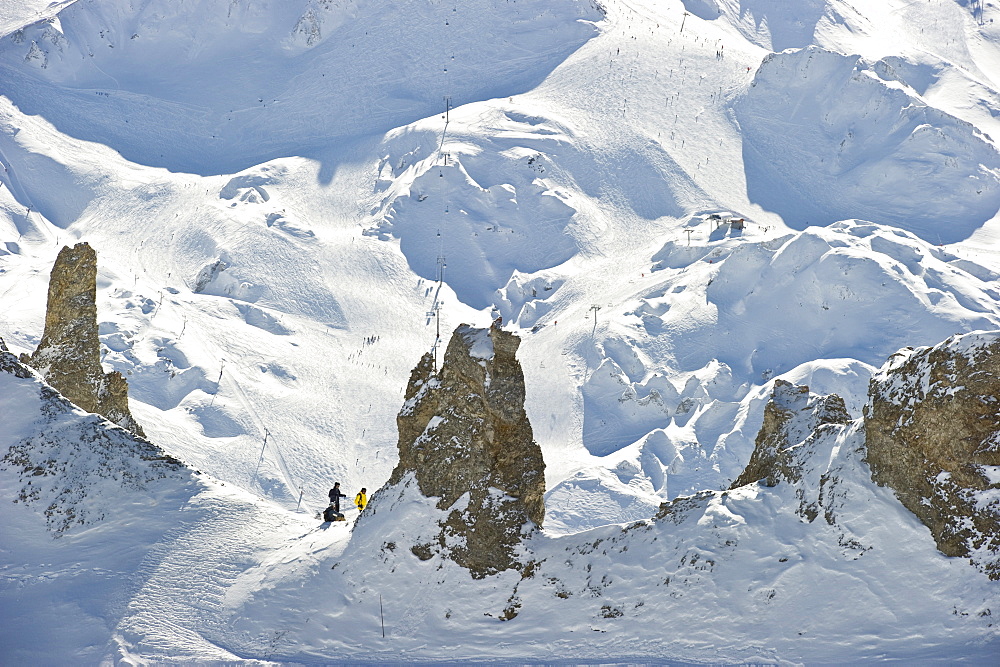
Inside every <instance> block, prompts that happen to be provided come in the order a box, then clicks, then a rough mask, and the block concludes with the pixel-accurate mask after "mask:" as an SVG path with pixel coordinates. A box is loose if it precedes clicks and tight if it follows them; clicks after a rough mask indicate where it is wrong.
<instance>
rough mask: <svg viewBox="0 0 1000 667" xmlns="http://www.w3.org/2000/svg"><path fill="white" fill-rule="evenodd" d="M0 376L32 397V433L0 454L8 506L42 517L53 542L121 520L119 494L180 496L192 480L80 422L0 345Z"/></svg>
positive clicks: (97, 422)
mask: <svg viewBox="0 0 1000 667" xmlns="http://www.w3.org/2000/svg"><path fill="white" fill-rule="evenodd" d="M0 373H10V374H11V375H13V376H14V377H16V378H19V379H21V380H23V382H22V383H20V384H21V387H23V388H24V389H25V390H26V391H27V392H32V391H34V392H36V395H37V402H36V403H34V404H30V405H28V404H26V405H25V406H24V407H25V408H26V409H30V410H37V415H36V416H35V417H34V419H33V424H34V427H35V430H34V432H32V433H30V434H29V435H28V436H27V437H25V438H24V439H22V440H20V441H19V442H15V443H14V444H12V445H11V446H10V448H9V449H8V450H7V451H6V452H0V455H2V456H0V469H10V470H14V471H15V473H16V475H17V479H18V480H19V482H20V488H17V487H15V486H11V487H10V490H11V492H12V495H13V497H12V498H11V500H12V501H13V502H15V503H24V504H26V505H37V506H41V507H43V508H44V509H43V510H42V512H43V514H44V515H45V522H46V525H47V526H48V529H49V530H50V531H52V532H53V533H55V534H56V535H60V534H62V533H65V532H67V531H70V530H72V529H73V528H74V527H77V526H80V525H87V524H93V523H98V522H100V521H102V520H104V519H105V518H106V517H112V516H116V515H120V514H121V513H122V512H123V511H125V508H123V505H122V496H121V494H120V492H121V490H122V489H125V490H128V491H136V492H146V493H149V494H152V495H153V496H154V497H156V496H157V495H158V494H161V493H164V492H167V493H169V492H170V491H171V490H183V488H184V486H186V485H187V484H188V483H190V481H191V480H192V475H191V472H190V471H189V470H188V469H187V468H185V467H184V465H183V464H182V463H181V462H180V461H178V460H177V459H175V458H173V457H172V456H169V455H168V454H166V453H165V452H163V451H162V450H161V449H160V448H159V447H157V446H156V445H153V444H151V443H150V442H148V441H147V440H145V439H144V438H140V437H137V436H136V435H133V434H132V433H128V432H126V431H123V430H122V429H118V428H114V427H112V426H109V425H108V423H107V422H106V421H105V420H104V419H101V418H100V417H97V416H95V415H93V414H91V415H81V414H80V413H79V411H77V410H76V409H75V408H74V406H73V405H72V404H71V403H70V402H69V401H68V400H66V398H65V397H64V396H63V395H61V394H59V393H57V392H56V391H54V390H53V389H52V387H51V386H49V385H46V384H44V383H42V382H41V381H39V380H38V379H37V377H36V376H35V374H33V373H32V372H31V371H30V370H29V369H28V368H27V367H26V366H24V365H23V364H22V363H21V362H19V361H18V360H17V359H16V358H15V357H14V355H13V354H11V353H10V352H9V351H8V350H7V346H6V345H5V344H4V342H3V340H2V339H0Z"/></svg>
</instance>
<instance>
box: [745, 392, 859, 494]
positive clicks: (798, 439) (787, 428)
mask: <svg viewBox="0 0 1000 667" xmlns="http://www.w3.org/2000/svg"><path fill="white" fill-rule="evenodd" d="M850 421H851V415H850V414H848V412H847V407H846V406H845V405H844V399H842V398H841V397H840V396H837V395H836V394H829V395H827V396H819V395H816V394H812V393H810V392H809V387H806V386H800V385H793V384H791V383H790V382H786V381H784V380H775V382H774V391H773V393H772V395H771V400H770V401H768V403H767V405H766V406H765V407H764V423H763V424H762V425H761V427H760V431H759V432H758V433H757V439H756V441H755V446H754V451H753V453H752V454H751V455H750V462H749V463H747V467H746V468H745V469H744V470H743V472H742V473H740V476H739V477H737V478H736V481H734V482H733V484H732V486H731V487H730V488H731V489H735V488H737V487H739V486H743V485H745V484H751V483H753V482H757V481H760V482H761V483H763V484H764V486H777V485H778V483H779V482H782V481H785V482H797V481H799V480H800V479H801V478H802V469H803V464H804V458H805V457H806V456H807V455H808V454H809V453H811V452H812V448H811V447H810V443H811V442H812V441H814V440H816V439H817V438H820V437H823V436H824V435H825V433H826V431H828V430H829V428H824V427H826V426H827V425H844V424H847V423H848V422H850Z"/></svg>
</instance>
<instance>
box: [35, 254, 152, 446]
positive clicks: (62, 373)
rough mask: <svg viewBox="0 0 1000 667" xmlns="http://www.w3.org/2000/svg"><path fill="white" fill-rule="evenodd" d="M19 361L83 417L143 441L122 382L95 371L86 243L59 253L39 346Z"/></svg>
mask: <svg viewBox="0 0 1000 667" xmlns="http://www.w3.org/2000/svg"><path fill="white" fill-rule="evenodd" d="M21 361H22V362H23V363H25V364H27V365H29V366H31V367H32V368H35V369H36V370H38V371H39V372H40V373H41V374H42V377H44V378H45V381H46V382H48V383H49V384H50V385H52V386H53V387H54V388H55V389H57V390H58V391H59V392H60V393H61V394H62V395H63V396H65V397H66V398H68V399H69V400H70V401H72V402H73V403H75V404H76V405H77V406H79V407H80V408H82V409H84V410H86V411H87V412H94V413H97V414H99V415H103V416H104V417H106V418H107V419H108V420H110V421H112V422H114V423H115V424H118V425H119V426H122V427H124V428H126V429H128V430H129V431H131V432H132V433H135V434H136V435H139V436H143V437H144V436H145V434H144V433H143V431H142V427H140V426H139V424H138V423H137V422H136V421H135V419H134V418H133V417H132V413H131V412H130V411H129V409H128V382H127V381H126V380H125V378H124V377H123V376H122V375H121V373H119V372H117V371H112V372H111V373H105V372H104V369H103V368H102V367H101V342H100V339H99V338H98V330H97V253H95V252H94V249H93V248H91V247H90V245H89V244H87V243H78V244H77V245H75V246H73V247H72V248H70V247H64V248H63V249H62V250H60V251H59V256H58V257H57V258H56V261H55V264H54V265H53V266H52V274H51V277H50V278H49V295H48V302H47V304H46V310H45V329H44V331H43V333H42V340H41V341H40V342H39V343H38V348H37V349H36V350H35V351H34V353H33V354H31V355H30V356H29V355H26V354H22V355H21Z"/></svg>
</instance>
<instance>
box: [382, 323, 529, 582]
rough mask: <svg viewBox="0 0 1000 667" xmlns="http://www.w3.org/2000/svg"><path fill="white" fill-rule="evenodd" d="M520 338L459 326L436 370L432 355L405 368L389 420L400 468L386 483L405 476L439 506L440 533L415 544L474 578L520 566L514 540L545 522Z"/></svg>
mask: <svg viewBox="0 0 1000 667" xmlns="http://www.w3.org/2000/svg"><path fill="white" fill-rule="evenodd" d="M519 344H520V339H519V338H518V337H517V336H515V335H514V334H512V333H509V332H505V331H502V330H500V329H499V328H497V327H491V328H490V329H476V328H473V327H470V326H468V325H462V326H460V327H458V328H457V329H456V330H455V332H454V334H453V335H452V338H451V341H450V342H449V344H448V349H447V351H446V352H445V355H444V360H443V363H442V365H441V369H440V370H438V371H435V368H434V358H433V357H432V356H431V355H430V354H426V355H424V357H423V359H421V360H420V363H419V364H418V365H417V367H416V368H415V369H414V370H413V372H412V374H411V376H410V381H409V384H408V386H407V389H406V394H405V403H404V405H403V408H402V410H401V411H400V413H399V416H398V417H397V419H396V422H397V425H398V428H399V464H398V465H397V466H396V469H395V470H394V471H393V473H392V476H391V478H390V480H389V485H394V484H399V483H400V482H402V481H403V480H404V478H406V477H408V476H409V475H411V474H412V476H413V477H414V478H415V480H416V482H417V484H418V485H419V489H420V492H421V493H422V494H423V495H425V496H427V497H434V498H438V499H439V500H438V501H437V507H438V508H439V509H442V510H446V511H447V512H448V513H447V515H446V518H445V519H444V520H443V521H441V522H440V529H441V530H440V534H439V535H438V536H437V537H436V538H435V539H434V540H432V541H430V542H426V543H422V544H418V545H416V546H414V547H413V549H412V550H413V552H414V553H415V554H416V555H417V556H419V557H420V558H423V559H428V558H431V557H433V556H434V555H435V554H438V553H440V554H445V555H447V556H448V557H450V558H452V559H453V560H455V561H456V562H457V563H459V564H460V565H462V566H464V567H467V568H468V569H469V570H470V571H471V573H472V575H473V576H474V577H476V578H481V577H484V576H487V575H490V574H495V573H497V572H500V571H503V570H507V569H511V568H516V567H518V561H517V551H518V546H519V544H520V543H521V540H522V536H523V535H524V534H525V533H527V532H530V530H531V529H532V528H533V527H535V526H540V525H541V523H542V520H543V518H544V516H545V508H544V501H543V494H544V492H545V464H544V462H543V460H542V452H541V449H540V448H539V447H538V444H537V443H535V441H534V438H533V434H532V430H531V424H530V423H529V422H528V418H527V415H526V414H525V411H524V397H525V389H524V375H523V373H522V371H521V365H520V363H518V361H517V359H516V358H515V353H516V352H517V348H518V345H519Z"/></svg>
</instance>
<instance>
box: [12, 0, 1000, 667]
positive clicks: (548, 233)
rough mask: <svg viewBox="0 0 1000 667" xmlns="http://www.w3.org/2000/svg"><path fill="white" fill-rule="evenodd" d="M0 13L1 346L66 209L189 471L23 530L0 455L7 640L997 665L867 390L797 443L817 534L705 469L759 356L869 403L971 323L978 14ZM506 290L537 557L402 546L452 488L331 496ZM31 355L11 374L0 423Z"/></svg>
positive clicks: (986, 151)
mask: <svg viewBox="0 0 1000 667" xmlns="http://www.w3.org/2000/svg"><path fill="white" fill-rule="evenodd" d="M994 19H996V20H997V21H996V22H994ZM0 35H3V36H2V37H0V166H2V171H0V306H2V309H0V313H2V315H0V337H2V338H3V339H4V341H5V342H6V343H7V345H8V346H9V347H10V348H11V350H12V351H14V352H15V353H20V352H30V351H31V350H33V349H34V347H35V345H37V343H38V340H39V338H40V336H41V332H42V326H43V322H44V316H45V312H44V309H45V294H46V290H47V279H48V274H49V270H50V268H51V265H52V261H53V260H54V258H55V256H56V254H57V252H58V251H59V249H60V248H61V247H62V246H64V245H72V244H74V243H77V242H80V241H87V242H89V243H90V244H91V245H92V246H93V247H94V248H95V249H96V250H97V253H98V262H99V276H98V318H99V324H100V334H101V341H102V343H103V346H104V348H103V349H102V355H103V362H104V365H105V367H106V369H108V370H110V369H114V370H118V371H121V372H122V373H123V374H124V375H125V376H126V377H127V378H128V381H129V385H130V398H131V406H132V410H133V413H134V414H135V416H136V418H137V420H138V421H139V422H140V423H141V424H142V425H143V428H144V429H145V431H146V433H147V435H148V436H149V438H150V440H151V441H152V442H154V443H156V444H157V445H158V446H160V447H162V448H163V449H164V450H165V451H166V452H168V453H169V454H170V455H172V456H175V457H177V458H179V459H181V460H182V461H184V462H185V463H186V464H187V465H188V466H190V468H191V469H193V470H195V471H199V473H200V474H197V475H195V474H193V473H192V475H191V476H190V478H185V479H184V480H180V481H176V482H174V483H173V486H171V485H170V484H168V483H165V484H166V486H163V487H162V488H160V487H157V488H159V489H160V490H159V491H157V490H155V489H154V490H148V489H147V490H145V491H136V490H134V489H132V490H129V489H118V488H116V487H114V486H113V485H112V486H102V487H101V492H100V494H98V495H97V496H89V497H88V498H87V499H85V500H81V503H82V505H81V507H86V508H88V511H89V512H91V514H92V515H93V516H97V515H98V514H101V513H103V515H104V519H103V521H101V522H96V523H91V524H87V525H86V526H79V527H74V528H71V529H70V530H68V531H66V532H65V533H64V534H62V535H61V536H60V537H58V538H54V537H53V534H52V533H51V532H49V531H48V530H47V528H46V526H47V523H46V516H45V514H44V510H45V506H44V505H41V504H31V503H29V504H25V503H21V502H19V503H14V502H11V501H12V500H13V499H14V498H15V497H16V496H17V489H18V488H19V482H18V481H17V479H16V475H15V472H14V471H13V470H12V469H10V468H8V469H6V470H2V469H0V488H2V489H3V495H2V497H0V517H2V522H3V523H2V526H3V528H2V530H0V627H2V628H3V630H2V632H3V635H2V636H0V662H2V663H4V664H93V663H99V662H102V661H109V662H112V663H115V662H117V663H120V664H146V663H164V662H182V663H192V662H193V663H198V662H201V663H206V662H216V663H218V662H227V661H228V662H240V663H246V664H266V663H270V662H277V663H296V664H329V663H336V662H341V661H346V662H358V661H373V660H381V661H396V662H405V661H438V662H440V661H469V660H489V659H493V660H509V661H515V662H516V661H531V660H540V661H554V660H569V661H573V662H587V661H597V662H613V661H622V662H723V663H728V662H765V663H797V662H811V663H816V662H831V663H843V662H858V661H869V660H879V659H896V660H926V661H942V662H943V661H966V662H972V663H980V664H985V663H989V662H993V661H995V656H996V654H997V653H998V652H1000V641H998V631H997V627H996V625H995V623H994V622H993V620H992V619H993V618H994V617H995V616H996V614H998V613H1000V589H998V587H997V583H996V582H990V581H988V580H987V579H985V578H984V576H983V575H982V574H980V573H979V572H977V571H976V570H975V569H974V568H972V567H970V566H969V565H968V563H966V562H964V561H961V560H958V559H947V558H945V557H944V556H942V555H940V554H939V553H938V552H937V551H936V549H935V547H934V542H933V540H932V539H931V537H930V534H929V532H928V531H927V530H926V529H925V528H923V527H922V526H921V525H920V524H919V522H918V521H917V520H916V519H915V518H914V517H913V516H912V515H910V514H909V513H908V512H906V510H904V509H903V508H902V506H901V505H899V503H898V502H897V501H896V500H895V498H894V497H893V495H892V493H891V492H890V491H889V490H888V489H885V488H879V487H876V486H874V485H873V484H872V482H871V480H870V477H869V476H868V474H867V469H866V467H865V465H864V462H863V460H862V459H861V455H860V454H859V453H858V448H859V447H861V444H862V440H863V435H862V434H861V432H860V431H859V429H858V425H857V424H854V425H852V426H849V427H846V428H844V429H840V430H838V432H837V433H836V434H835V435H831V436H830V437H829V438H828V439H827V440H824V441H823V442H824V443H825V444H824V445H823V447H826V449H822V447H820V450H821V451H819V450H818V455H819V456H820V458H822V459H823V460H822V461H821V462H817V464H816V465H817V470H821V471H825V470H827V469H828V468H829V469H836V470H837V471H839V472H838V474H839V475H840V476H841V478H842V479H843V480H845V481H844V482H843V483H842V485H841V487H839V488H840V489H841V491H842V492H843V497H842V498H841V500H840V502H841V508H840V515H839V519H838V521H837V522H836V523H835V524H828V523H826V522H825V521H824V520H823V519H822V518H820V519H818V520H817V521H816V522H813V523H807V522H805V521H803V520H802V518H801V517H800V516H798V515H797V514H796V513H795V509H794V508H795V506H797V503H798V500H797V499H796V498H795V497H794V494H793V492H792V490H790V488H785V487H781V486H779V487H775V488H774V489H766V488H762V487H758V486H757V485H751V486H749V487H743V488H742V489H738V490H735V491H732V492H729V493H728V494H723V493H722V489H725V488H727V487H728V486H729V484H730V483H731V482H732V480H733V479H735V478H736V477H737V476H738V475H739V473H740V472H741V471H742V470H743V467H744V466H745V465H746V462H747V460H748V459H749V456H750V453H751V451H752V450H753V445H754V439H755V437H756V435H757V432H758V430H759V428H760V425H761V422H762V413H763V408H764V405H765V404H766V401H767V399H768V398H769V396H770V392H771V386H772V384H773V381H774V379H776V378H782V379H785V380H788V381H790V382H794V383H799V384H807V385H809V386H810V388H811V389H812V391H813V392H815V393H817V394H827V393H837V394H839V395H840V396H842V397H843V398H844V400H845V403H846V405H847V408H848V410H849V412H850V413H851V415H852V416H853V417H855V418H858V417H860V415H861V408H862V406H863V405H864V403H865V397H866V391H867V385H868V380H869V379H870V377H871V376H872V374H873V373H875V372H876V371H877V369H878V368H879V367H881V366H882V365H883V363H885V362H886V360H887V358H888V357H889V355H891V354H893V353H894V352H896V351H897V350H899V349H901V348H904V347H907V346H911V347H919V346H925V345H933V344H936V343H938V342H940V341H942V340H944V339H945V338H947V337H949V336H952V335H955V334H963V333H967V332H972V331H977V330H993V329H998V328H1000V215H998V211H997V209H998V207H1000V152H998V148H997V140H998V138H1000V112H998V109H1000V92H998V91H1000V11H998V10H997V8H996V7H995V6H994V5H993V4H990V3H982V4H981V3H977V2H965V1H963V0H930V1H926V0H887V1H885V0H864V1H860V2H858V1H855V2H846V1H845V0H803V1H802V2H794V3H789V2H775V1H774V0H740V2H736V0H683V1H681V0H657V1H653V0H614V1H612V0H601V2H596V1H591V0H517V1H516V2H514V1H513V0H511V1H510V2H507V1H506V0H466V2H463V3H444V2H440V1H439V0H398V1H397V2H391V3H389V2H380V1H378V0H287V1H284V2H264V1H260V0H240V1H233V2H228V1H224V0H149V1H147V2H143V3H135V2H129V1H128V0H101V1H100V2H84V1H82V0H81V1H77V2H54V3H47V2H10V1H9V0H6V1H0ZM713 214H714V215H715V216H716V217H712V216H713ZM730 219H743V220H744V221H745V225H744V228H743V229H739V228H738V226H734V225H731V224H730V223H729V220H730ZM494 312H495V313H498V314H499V315H500V316H501V317H502V318H503V320H502V321H503V323H504V327H505V328H508V329H509V330H513V331H516V332H517V333H518V335H520V336H521V337H522V339H523V340H522V343H521V345H520V348H519V350H518V356H519V359H520V361H521V364H522V367H523V370H524V374H525V379H526V387H527V400H526V405H525V407H526V410H527V412H528V416H529V418H530V420H531V423H532V426H533V429H534V435H535V439H536V441H537V442H538V443H539V445H540V446H541V448H542V452H543V454H544V457H545V462H546V485H547V489H548V491H547V494H546V521H545V525H544V526H543V531H542V532H540V533H538V534H535V535H534V536H533V537H532V538H531V541H530V549H531V550H532V553H533V554H534V556H533V557H534V558H536V559H537V560H539V561H543V562H542V564H541V565H540V566H539V569H538V571H537V573H536V574H535V575H534V577H533V578H531V579H525V580H524V581H523V582H522V581H521V580H520V575H519V574H517V573H516V572H508V573H505V574H502V575H498V576H496V577H490V578H487V579H485V580H473V579H471V578H470V577H469V575H468V573H467V572H465V571H463V570H461V569H460V568H458V567H457V566H455V565H454V564H453V563H450V562H449V561H446V560H432V561H427V562H423V561H419V560H417V559H416V557H415V556H413V554H411V553H410V552H409V545H412V544H413V543H414V540H415V539H417V537H419V536H421V535H431V534H432V533H433V532H434V527H435V525H436V521H437V520H438V519H439V518H440V515H439V510H437V509H436V508H435V500H434V499H425V498H422V497H420V496H419V494H416V493H414V491H413V488H414V487H413V486H410V487H406V486H405V484H401V485H397V486H396V487H392V488H390V489H387V490H386V491H385V492H384V493H383V494H380V497H379V498H377V499H374V500H373V502H372V506H371V509H370V510H366V512H365V514H364V515H363V517H362V519H361V520H360V521H359V522H358V523H357V525H356V526H354V524H353V523H352V522H353V520H354V519H355V518H356V516H357V514H356V512H351V511H349V512H348V518H349V519H350V520H351V521H349V522H347V523H333V524H330V525H329V526H325V527H318V523H319V522H318V521H317V519H316V516H315V514H316V512H317V511H318V510H320V509H322V508H323V507H324V506H325V505H326V492H327V489H329V488H330V486H332V484H333V482H334V481H340V482H341V485H342V487H343V488H344V489H345V492H346V493H348V494H349V495H350V496H351V497H353V493H354V492H355V490H356V489H359V488H360V487H362V486H364V487H367V488H368V489H369V491H370V492H374V491H375V489H378V488H379V487H381V486H382V485H383V484H384V483H385V482H386V480H387V479H388V477H389V474H390V472H391V471H392V469H393V467H394V465H395V463H396V428H395V416H396V414H397V413H398V412H399V410H400V409H401V408H403V391H404V389H405V386H406V382H407V379H408V377H409V373H410V370H411V369H412V368H413V367H414V366H415V365H416V363H417V362H418V360H419V359H420V357H421V355H422V354H424V353H425V352H427V351H429V350H431V349H432V346H434V345H435V344H436V343H437V344H438V345H446V344H447V340H448V336H449V335H450V333H451V331H453V330H454V329H455V328H456V327H458V326H459V325H460V324H463V323H466V324H470V325H472V326H475V327H487V326H488V325H489V324H490V323H491V321H492V320H493V318H494V315H493V313H494ZM439 330H440V332H441V336H442V339H441V340H440V341H437V332H438V331H439ZM477 340H479V344H477V346H476V348H475V354H476V355H477V356H480V357H483V358H488V357H489V356H490V354H491V349H488V346H487V345H486V344H485V343H483V340H485V342H486V343H488V342H489V339H488V338H485V337H482V336H481V337H480V339H477ZM440 350H443V348H440ZM39 386H40V383H39V381H38V380H37V379H32V380H16V379H13V378H10V377H8V378H6V379H5V378H4V377H3V376H0V411H2V412H0V414H2V415H4V417H3V422H4V423H3V426H2V427H0V455H3V454H4V453H5V452H7V450H8V448H10V447H11V446H15V445H17V444H18V443H20V442H22V440H24V439H25V438H30V437H32V436H33V435H35V434H37V433H39V432H40V431H41V430H42V429H43V427H42V426H41V425H40V424H41V423H42V421H44V420H43V418H42V417H41V416H40V414H41V413H40V410H41V408H40V407H39V398H38V396H39V389H38V387H39ZM64 418H65V419H66V420H69V421H72V420H80V419H88V417H86V416H83V415H81V414H76V413H72V415H69V416H65V417H64ZM89 419H93V418H92V417H91V418H89ZM67 423H69V422H67ZM74 423H75V422H74ZM75 428H77V427H76V426H72V425H68V426H66V428H65V430H63V431H60V432H61V433H63V435H61V436H58V437H56V439H57V440H59V438H62V439H63V441H64V442H63V441H61V442H62V444H61V445H60V446H65V447H70V446H71V445H73V443H74V442H75V441H74V438H75V437H76V436H74V435H73V433H74V429H75ZM56 444H59V443H56ZM59 451H62V450H59ZM67 451H68V450H67ZM91 460H93V461H99V460H100V457H95V458H93V459H91V458H85V459H84V460H83V461H81V462H80V467H81V469H85V468H86V466H87V465H88V463H87V462H88V461H91ZM94 465H95V466H96V465H98V464H97V463H94ZM817 474H819V473H817ZM987 474H989V475H991V478H992V476H993V475H996V472H995V471H988V472H987ZM692 494H699V495H698V496H697V497H696V499H695V500H692V501H690V507H691V509H690V511H689V512H688V513H687V514H686V517H685V518H684V519H683V520H682V521H679V522H677V523H671V522H669V521H668V522H660V523H657V524H648V523H646V521H647V520H648V519H649V518H650V517H652V516H653V515H654V514H655V513H656V511H657V507H658V506H659V504H660V503H661V502H663V501H665V500H671V499H675V498H678V497H681V496H689V495H692ZM139 506H141V507H142V509H141V510H140V509H138V507H139ZM115 508H118V511H115ZM629 522H640V523H641V524H642V525H641V527H639V528H635V529H633V530H630V531H628V532H627V533H624V534H622V533H621V525H622V524H626V523H629ZM595 542H597V543H598V545H603V546H600V548H598V546H597V545H595V546H594V547H593V548H591V547H589V546H588V545H591V544H594V543H595ZM390 543H392V544H393V545H396V546H395V547H393V548H390V547H389V546H388V545H389V544H390ZM612 544H613V545H614V547H613V548H611V547H610V546H609V545H612ZM623 547H627V548H623ZM695 555H696V556H697V558H695V557H694V556H695ZM709 561H710V562H711V563H712V565H711V566H708V565H706V563H707V562H709ZM335 564H337V566H336V569H332V570H331V568H332V567H333V566H334V565H335ZM667 579H669V580H670V583H669V584H667V583H666V580H667ZM379 596H382V616H383V619H384V623H385V634H386V636H385V638H384V639H383V637H382V634H381V632H382V630H381V622H382V619H380V617H379ZM515 602H517V603H518V604H519V605H520V606H519V607H518V610H519V613H518V615H517V616H516V617H514V618H512V619H511V620H508V621H501V620H500V619H499V616H500V615H501V614H502V613H503V612H504V610H505V609H506V608H508V607H510V606H511V605H513V604H514V603H515ZM605 607H606V608H605Z"/></svg>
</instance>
